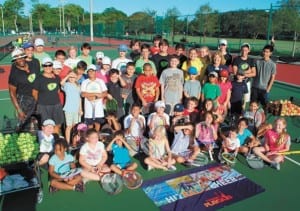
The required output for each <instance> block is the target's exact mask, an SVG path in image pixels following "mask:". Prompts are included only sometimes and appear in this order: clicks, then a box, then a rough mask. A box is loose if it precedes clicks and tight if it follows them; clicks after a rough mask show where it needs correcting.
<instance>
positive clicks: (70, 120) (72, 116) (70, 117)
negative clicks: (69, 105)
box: [65, 112, 80, 126]
mask: <svg viewBox="0 0 300 211" xmlns="http://www.w3.org/2000/svg"><path fill="white" fill-rule="evenodd" d="M65 118H66V125H67V126H72V125H75V124H77V123H79V122H80V115H79V113H78V112H65Z"/></svg>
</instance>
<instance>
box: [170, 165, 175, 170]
mask: <svg viewBox="0 0 300 211" xmlns="http://www.w3.org/2000/svg"><path fill="white" fill-rule="evenodd" d="M168 171H176V167H175V166H173V165H171V166H170V167H169V168H168Z"/></svg>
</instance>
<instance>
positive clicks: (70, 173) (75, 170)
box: [60, 168, 82, 179]
mask: <svg viewBox="0 0 300 211" xmlns="http://www.w3.org/2000/svg"><path fill="white" fill-rule="evenodd" d="M81 171H82V169H81V168H73V169H71V170H70V171H67V172H64V173H62V174H60V176H61V177H62V178H63V179H70V178H73V177H75V176H76V175H79V174H80V173H81Z"/></svg>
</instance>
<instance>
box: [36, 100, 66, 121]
mask: <svg viewBox="0 0 300 211" xmlns="http://www.w3.org/2000/svg"><path fill="white" fill-rule="evenodd" d="M37 112H38V114H40V115H41V122H42V123H43V122H44V121H45V120H46V119H52V120H53V121H54V122H55V124H56V125H60V124H63V123H64V120H65V119H64V117H65V115H64V112H63V109H62V105H61V104H56V105H39V104H38V105H37Z"/></svg>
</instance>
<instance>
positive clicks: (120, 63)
mask: <svg viewBox="0 0 300 211" xmlns="http://www.w3.org/2000/svg"><path fill="white" fill-rule="evenodd" d="M128 62H132V60H131V59H127V58H125V59H121V58H116V59H114V60H113V61H112V64H111V68H114V69H118V70H120V71H121V72H122V73H125V72H126V65H127V63H128Z"/></svg>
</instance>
